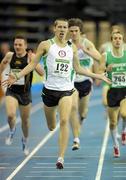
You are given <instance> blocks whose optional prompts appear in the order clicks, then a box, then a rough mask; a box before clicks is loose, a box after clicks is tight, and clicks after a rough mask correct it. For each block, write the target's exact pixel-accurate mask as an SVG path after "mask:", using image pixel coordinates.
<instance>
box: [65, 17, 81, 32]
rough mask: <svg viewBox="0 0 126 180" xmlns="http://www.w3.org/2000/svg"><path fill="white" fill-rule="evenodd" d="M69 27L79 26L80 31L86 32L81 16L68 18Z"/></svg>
mask: <svg viewBox="0 0 126 180" xmlns="http://www.w3.org/2000/svg"><path fill="white" fill-rule="evenodd" d="M68 24H69V27H71V26H78V27H79V29H80V32H81V33H82V34H84V25H83V21H82V20H81V19H79V18H71V19H69V20H68Z"/></svg>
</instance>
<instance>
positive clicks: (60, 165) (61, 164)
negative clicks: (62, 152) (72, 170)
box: [56, 157, 64, 169]
mask: <svg viewBox="0 0 126 180" xmlns="http://www.w3.org/2000/svg"><path fill="white" fill-rule="evenodd" d="M63 164H64V159H63V158H62V157H59V158H58V160H57V163H56V168H57V169H63Z"/></svg>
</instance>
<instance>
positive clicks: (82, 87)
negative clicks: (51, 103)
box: [74, 80, 92, 98]
mask: <svg viewBox="0 0 126 180" xmlns="http://www.w3.org/2000/svg"><path fill="white" fill-rule="evenodd" d="M74 86H75V88H76V89H77V91H78V93H79V98H82V97H85V96H87V95H88V94H89V93H90V92H91V88H92V83H91V81H90V80H85V81H83V82H75V83H74Z"/></svg>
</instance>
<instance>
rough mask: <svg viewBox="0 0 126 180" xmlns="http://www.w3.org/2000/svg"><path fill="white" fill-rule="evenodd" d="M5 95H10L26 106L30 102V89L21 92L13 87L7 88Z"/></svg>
mask: <svg viewBox="0 0 126 180" xmlns="http://www.w3.org/2000/svg"><path fill="white" fill-rule="evenodd" d="M6 96H12V97H14V98H16V99H17V100H18V103H19V104H20V105H23V106H26V105H28V104H29V103H31V102H32V98H31V91H26V92H23V93H22V92H21V91H18V90H17V91H16V89H15V88H11V87H10V88H7V91H6Z"/></svg>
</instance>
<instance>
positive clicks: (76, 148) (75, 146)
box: [72, 142, 80, 151]
mask: <svg viewBox="0 0 126 180" xmlns="http://www.w3.org/2000/svg"><path fill="white" fill-rule="evenodd" d="M79 148H80V143H78V142H73V146H72V150H73V151H75V150H78V149H79Z"/></svg>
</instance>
